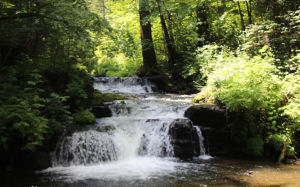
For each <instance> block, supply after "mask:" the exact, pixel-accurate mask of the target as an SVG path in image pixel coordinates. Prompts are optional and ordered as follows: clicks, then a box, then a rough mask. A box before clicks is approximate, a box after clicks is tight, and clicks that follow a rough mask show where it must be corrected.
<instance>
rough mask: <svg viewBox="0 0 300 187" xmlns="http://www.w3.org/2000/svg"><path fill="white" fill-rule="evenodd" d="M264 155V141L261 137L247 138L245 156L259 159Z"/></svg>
mask: <svg viewBox="0 0 300 187" xmlns="http://www.w3.org/2000/svg"><path fill="white" fill-rule="evenodd" d="M263 153H264V140H263V139H262V138H261V137H255V138H249V139H248V140H247V154H248V155H251V156H255V157H261V156H263Z"/></svg>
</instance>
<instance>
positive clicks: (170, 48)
mask: <svg viewBox="0 0 300 187" xmlns="http://www.w3.org/2000/svg"><path fill="white" fill-rule="evenodd" d="M156 2H157V5H158V11H159V16H160V21H161V26H162V30H163V32H164V36H165V41H166V44H167V49H168V53H169V64H170V66H171V67H173V65H174V63H175V55H176V52H175V50H174V47H173V46H174V44H173V43H172V40H171V38H170V35H169V32H168V28H167V25H166V21H165V17H164V15H163V13H162V10H161V4H160V0H156Z"/></svg>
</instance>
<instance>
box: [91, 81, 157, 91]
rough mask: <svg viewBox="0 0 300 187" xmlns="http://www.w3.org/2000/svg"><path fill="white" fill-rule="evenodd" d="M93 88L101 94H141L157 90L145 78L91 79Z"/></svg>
mask: <svg viewBox="0 0 300 187" xmlns="http://www.w3.org/2000/svg"><path fill="white" fill-rule="evenodd" d="M93 79H94V88H95V89H97V90H99V91H101V92H103V93H125V94H143V93H153V92H155V91H157V88H156V86H155V85H154V84H152V83H151V82H150V81H149V80H148V79H147V78H138V77H124V78H119V77H93Z"/></svg>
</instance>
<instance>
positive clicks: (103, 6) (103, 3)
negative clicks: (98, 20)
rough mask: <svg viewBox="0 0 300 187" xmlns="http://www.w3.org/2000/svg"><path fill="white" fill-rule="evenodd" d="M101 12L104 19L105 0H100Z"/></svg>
mask: <svg viewBox="0 0 300 187" xmlns="http://www.w3.org/2000/svg"><path fill="white" fill-rule="evenodd" d="M102 13H103V18H104V19H105V0H102Z"/></svg>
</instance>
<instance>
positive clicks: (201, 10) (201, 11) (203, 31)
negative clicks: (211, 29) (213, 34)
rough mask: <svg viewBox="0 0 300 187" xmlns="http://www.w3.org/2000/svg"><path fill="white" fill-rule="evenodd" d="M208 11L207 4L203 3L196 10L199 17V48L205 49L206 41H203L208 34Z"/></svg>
mask: <svg viewBox="0 0 300 187" xmlns="http://www.w3.org/2000/svg"><path fill="white" fill-rule="evenodd" d="M207 9H208V7H207V6H206V4H205V3H201V4H198V5H197V8H196V16H197V33H198V38H199V39H198V44H197V46H198V47H203V45H204V41H203V39H204V38H206V35H207V33H208V22H207V19H208V16H207V12H206V11H207Z"/></svg>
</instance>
